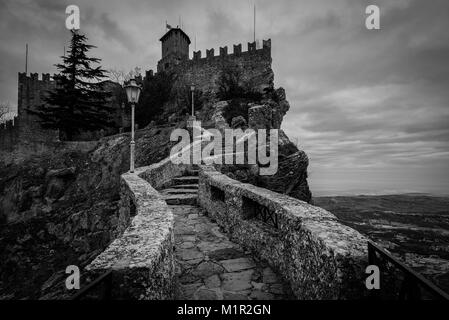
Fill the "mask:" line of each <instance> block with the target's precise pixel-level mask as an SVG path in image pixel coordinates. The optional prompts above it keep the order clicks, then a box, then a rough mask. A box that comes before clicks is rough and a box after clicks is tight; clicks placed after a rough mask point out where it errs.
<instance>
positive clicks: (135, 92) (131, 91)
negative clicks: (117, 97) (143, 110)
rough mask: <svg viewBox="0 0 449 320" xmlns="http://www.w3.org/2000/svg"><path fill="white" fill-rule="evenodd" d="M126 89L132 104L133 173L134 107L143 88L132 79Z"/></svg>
mask: <svg viewBox="0 0 449 320" xmlns="http://www.w3.org/2000/svg"><path fill="white" fill-rule="evenodd" d="M125 90H126V96H127V98H128V102H129V103H130V104H131V143H130V149H131V159H130V169H129V171H130V172H131V173H133V172H134V160H135V155H134V149H135V142H134V108H135V104H136V103H137V102H139V96H140V91H141V90H142V88H141V87H140V86H139V85H138V84H137V83H136V80H134V79H131V80H130V81H129V83H128V85H126V86H125Z"/></svg>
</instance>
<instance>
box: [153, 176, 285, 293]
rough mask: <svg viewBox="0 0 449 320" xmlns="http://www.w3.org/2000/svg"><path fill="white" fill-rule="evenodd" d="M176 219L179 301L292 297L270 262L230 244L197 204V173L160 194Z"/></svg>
mask: <svg viewBox="0 0 449 320" xmlns="http://www.w3.org/2000/svg"><path fill="white" fill-rule="evenodd" d="M159 192H160V194H161V195H162V196H163V197H164V199H165V201H166V202H167V204H168V205H169V206H170V208H171V209H172V211H173V213H174V215H175V258H176V273H177V288H176V298H177V299H184V300H237V299H238V300H271V299H290V298H292V297H293V295H292V293H291V291H290V289H289V287H288V285H286V284H284V283H283V282H282V281H281V280H280V278H279V277H278V275H277V274H276V273H274V272H273V271H272V270H271V268H270V267H269V266H268V265H267V263H266V262H264V261H260V260H258V259H257V258H256V257H254V256H253V255H252V254H251V253H250V252H248V251H245V250H244V249H243V248H242V247H241V246H240V245H238V244H236V243H234V242H232V241H231V240H229V239H228V237H227V235H226V234H225V233H223V232H222V231H221V230H220V227H219V226H218V225H217V224H216V223H214V222H212V221H211V220H210V218H208V217H207V215H206V212H204V210H203V209H202V208H200V207H199V206H198V205H197V197H198V171H197V170H191V171H188V172H186V174H185V175H184V176H182V177H177V178H174V179H173V180H172V183H171V184H170V186H167V187H166V188H165V189H162V190H159Z"/></svg>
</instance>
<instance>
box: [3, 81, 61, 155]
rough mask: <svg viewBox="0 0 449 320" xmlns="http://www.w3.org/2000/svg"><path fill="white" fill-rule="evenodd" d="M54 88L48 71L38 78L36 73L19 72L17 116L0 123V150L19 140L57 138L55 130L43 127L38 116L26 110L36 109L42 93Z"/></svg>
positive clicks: (34, 140) (55, 139)
mask: <svg viewBox="0 0 449 320" xmlns="http://www.w3.org/2000/svg"><path fill="white" fill-rule="evenodd" d="M54 88H55V82H54V81H53V80H52V78H51V77H50V74H48V73H43V74H42V75H41V78H39V75H38V74H37V73H31V74H29V75H28V74H26V73H24V72H23V73H22V72H19V74H18V95H17V116H16V117H15V118H14V120H10V121H7V122H6V123H4V124H1V125H0V151H2V150H7V151H9V150H11V149H13V148H14V147H15V146H16V145H17V144H18V143H19V142H20V143H24V144H26V143H28V142H31V141H33V142H40V143H46V142H54V141H57V140H58V132H57V131H56V130H47V129H43V128H42V127H41V125H40V123H39V122H40V121H39V117H37V116H35V115H31V114H29V113H28V112H27V110H36V106H38V105H40V104H42V103H43V101H42V97H43V94H45V92H46V91H48V90H52V89H54Z"/></svg>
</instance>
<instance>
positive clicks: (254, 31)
mask: <svg viewBox="0 0 449 320" xmlns="http://www.w3.org/2000/svg"><path fill="white" fill-rule="evenodd" d="M253 37H254V42H256V3H254V26H253Z"/></svg>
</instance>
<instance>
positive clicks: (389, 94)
mask: <svg viewBox="0 0 449 320" xmlns="http://www.w3.org/2000/svg"><path fill="white" fill-rule="evenodd" d="M78 3H79V4H78V5H79V6H80V10H81V18H82V20H81V22H82V31H83V32H85V33H86V34H87V36H88V37H89V42H90V43H92V44H94V45H96V46H98V48H97V49H95V50H93V51H92V54H94V55H95V56H98V57H100V58H102V59H103V61H102V63H103V65H104V66H105V67H107V68H110V67H114V68H117V69H123V70H129V69H131V68H133V67H135V66H139V67H141V68H142V70H148V69H154V68H155V66H156V64H157V60H158V59H159V57H160V43H159V41H158V39H159V38H160V36H161V35H162V34H163V33H164V31H165V29H164V27H165V21H166V20H167V21H168V23H170V24H172V25H177V24H178V23H179V22H178V21H179V18H181V20H182V25H183V28H184V30H185V31H186V32H187V33H188V34H189V35H190V37H191V39H192V46H191V49H193V45H194V39H195V38H196V40H197V41H196V44H197V49H198V50H202V51H203V52H204V51H205V49H209V48H215V49H216V51H217V50H218V47H220V46H224V45H227V46H228V47H230V48H232V44H238V43H243V46H244V48H246V42H248V41H251V40H252V36H253V3H254V2H252V1H227V2H223V1H211V0H196V1H163V0H158V1H144V0H131V1H127V2H123V1H118V0H107V1H106V0H97V1H87V0H80V1H78ZM68 4H70V3H69V1H31V0H14V1H13V0H0V6H1V8H2V11H0V27H1V28H2V31H4V32H2V33H0V41H1V42H2V47H0V56H1V59H0V100H10V101H12V102H13V104H14V103H15V102H16V99H17V92H16V90H17V88H16V87H17V72H18V71H22V70H23V65H24V61H23V60H24V58H23V57H24V48H25V43H29V46H30V61H29V63H30V71H32V72H54V71H55V70H54V67H53V66H52V65H53V64H54V63H55V62H56V61H57V59H58V56H59V55H60V54H61V52H62V48H63V46H64V45H66V44H67V41H68V32H67V30H65V27H64V21H65V6H66V5H68ZM368 4H371V1H368V0H362V1H360V0H327V1H326V0H315V1H305V0H303V1H298V0H283V1H270V0H257V1H256V7H257V29H256V36H257V38H258V39H262V38H263V39H267V38H272V55H273V69H274V72H275V84H276V85H277V86H283V87H284V88H285V89H286V92H287V98H288V99H289V101H290V105H291V109H290V111H289V113H288V116H287V117H286V118H285V119H284V123H283V129H284V130H285V131H286V133H287V134H288V135H289V136H290V137H292V138H293V137H297V138H298V140H299V142H300V145H301V146H302V147H303V148H304V150H305V151H306V152H307V153H308V155H309V157H310V159H311V161H310V164H311V166H310V171H311V184H312V191H314V192H318V193H323V192H324V191H323V190H325V189H332V190H334V191H335V190H338V189H340V190H343V189H346V190H349V189H351V190H352V189H357V188H358V189H363V188H365V187H366V188H368V189H369V188H376V189H379V190H384V189H388V188H390V189H394V190H401V189H402V190H410V189H413V190H416V191H426V190H428V191H430V190H431V191H435V192H437V191H440V192H441V191H444V190H447V189H448V188H449V179H448V178H449V176H448V175H449V170H447V169H449V139H448V138H449V126H448V124H449V91H448V90H447V88H448V85H449V63H448V62H449V61H448V58H449V33H448V32H447V30H448V29H449V19H447V12H448V9H449V2H447V1H446V0H434V1H431V2H428V1H427V2H426V1H420V0H395V1H389V0H377V1H376V4H377V5H379V6H380V8H381V30H379V31H368V30H366V28H365V27H364V19H365V13H364V11H365V10H364V9H365V7H366V6H367V5H368ZM5 31H7V32H5ZM366 188H365V189H366Z"/></svg>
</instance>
